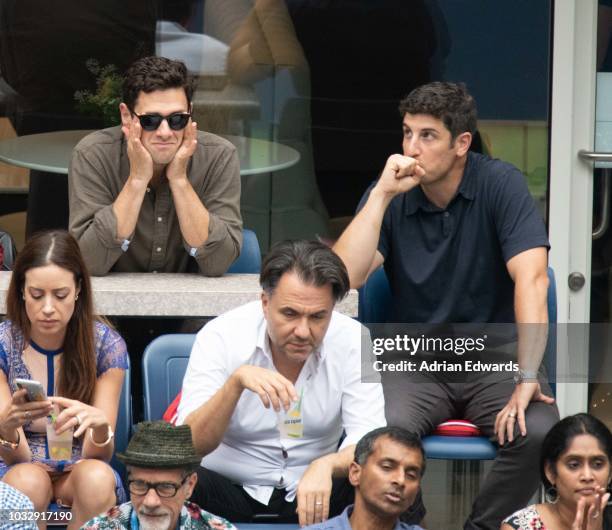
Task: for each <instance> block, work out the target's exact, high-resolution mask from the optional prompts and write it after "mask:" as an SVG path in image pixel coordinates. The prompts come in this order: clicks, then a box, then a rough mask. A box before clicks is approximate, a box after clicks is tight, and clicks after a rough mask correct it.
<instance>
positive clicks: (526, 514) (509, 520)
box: [503, 504, 546, 530]
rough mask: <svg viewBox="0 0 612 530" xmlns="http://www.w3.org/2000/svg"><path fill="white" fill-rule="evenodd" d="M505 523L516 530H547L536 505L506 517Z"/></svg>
mask: <svg viewBox="0 0 612 530" xmlns="http://www.w3.org/2000/svg"><path fill="white" fill-rule="evenodd" d="M503 522H504V523H506V524H508V525H510V526H511V527H512V528H514V529H515V530H546V526H544V523H543V522H542V519H540V514H539V513H538V510H537V509H536V505H535V504H532V505H531V506H527V508H523V509H522V510H519V511H518V512H514V513H513V514H512V515H511V516H510V517H506V518H505V519H504V521H503Z"/></svg>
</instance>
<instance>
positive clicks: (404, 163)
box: [376, 155, 425, 197]
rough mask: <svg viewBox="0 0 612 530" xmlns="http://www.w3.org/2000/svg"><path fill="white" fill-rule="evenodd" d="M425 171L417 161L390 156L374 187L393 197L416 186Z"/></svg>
mask: <svg viewBox="0 0 612 530" xmlns="http://www.w3.org/2000/svg"><path fill="white" fill-rule="evenodd" d="M424 175H425V170H424V169H423V167H421V165H420V164H419V162H418V161H417V160H415V159H414V158H410V157H409V156H404V155H391V156H390V157H389V158H388V159H387V163H386V165H385V168H384V169H383V172H382V174H381V176H380V179H379V180H378V184H376V187H377V188H378V189H379V190H380V191H382V192H383V193H384V194H385V195H388V196H390V197H395V196H396V195H398V194H400V193H405V192H407V191H410V190H411V189H412V188H414V187H416V186H418V185H419V184H420V182H421V179H422V178H423V176H424Z"/></svg>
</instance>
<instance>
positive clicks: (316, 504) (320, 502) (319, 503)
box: [315, 501, 323, 506]
mask: <svg viewBox="0 0 612 530" xmlns="http://www.w3.org/2000/svg"><path fill="white" fill-rule="evenodd" d="M315 506H323V501H316V502H315Z"/></svg>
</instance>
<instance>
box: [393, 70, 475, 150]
mask: <svg viewBox="0 0 612 530" xmlns="http://www.w3.org/2000/svg"><path fill="white" fill-rule="evenodd" d="M399 111H400V114H401V116H402V118H403V117H404V115H406V114H427V115H429V116H433V117H434V118H437V119H439V120H442V123H444V126H445V127H446V128H447V129H448V130H449V131H450V133H451V138H452V141H453V142H454V141H455V138H457V136H458V135H460V134H461V133H464V132H469V133H471V134H474V132H475V131H476V120H477V113H476V102H475V101H474V98H473V97H472V96H471V95H470V93H469V92H468V91H467V89H466V88H465V85H464V84H463V83H446V82H444V83H443V82H440V81H436V82H433V83H428V84H426V85H422V86H420V87H417V88H415V89H414V90H413V91H412V92H410V94H408V95H407V96H406V97H405V98H404V99H402V101H400V104H399Z"/></svg>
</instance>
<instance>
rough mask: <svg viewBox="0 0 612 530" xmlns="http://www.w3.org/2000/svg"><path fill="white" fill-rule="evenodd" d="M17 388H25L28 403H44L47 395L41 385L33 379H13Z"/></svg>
mask: <svg viewBox="0 0 612 530" xmlns="http://www.w3.org/2000/svg"><path fill="white" fill-rule="evenodd" d="M15 384H16V385H17V388H19V389H22V388H25V389H26V390H27V392H28V394H27V396H26V399H27V400H28V401H46V399H47V393H46V392H45V389H44V388H43V386H42V384H41V383H39V382H38V381H34V380H33V379H15Z"/></svg>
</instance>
